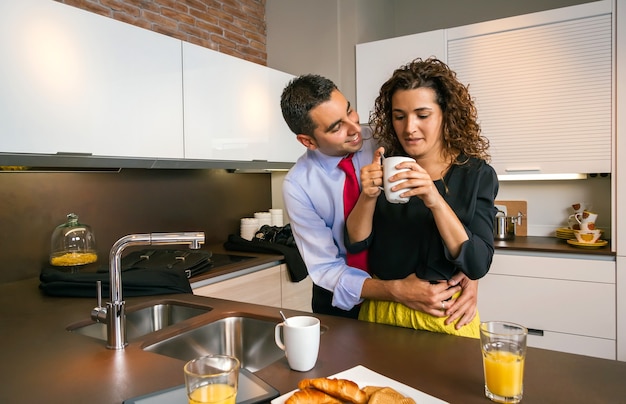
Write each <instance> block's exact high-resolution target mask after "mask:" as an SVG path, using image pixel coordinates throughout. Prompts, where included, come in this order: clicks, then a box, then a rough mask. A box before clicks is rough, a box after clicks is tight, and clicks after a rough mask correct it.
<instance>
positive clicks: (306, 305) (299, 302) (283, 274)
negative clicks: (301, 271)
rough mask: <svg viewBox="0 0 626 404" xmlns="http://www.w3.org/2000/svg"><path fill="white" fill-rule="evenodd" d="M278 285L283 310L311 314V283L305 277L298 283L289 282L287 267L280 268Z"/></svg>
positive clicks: (309, 279) (283, 265) (309, 278)
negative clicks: (279, 285) (279, 286)
mask: <svg viewBox="0 0 626 404" xmlns="http://www.w3.org/2000/svg"><path fill="white" fill-rule="evenodd" d="M280 284H281V292H282V307H283V309H292V310H301V311H308V312H312V311H313V309H312V308H311V298H312V295H313V281H311V277H309V276H307V277H306V278H305V279H303V280H301V281H300V282H291V279H290V278H289V271H288V269H287V265H285V264H281V266H280Z"/></svg>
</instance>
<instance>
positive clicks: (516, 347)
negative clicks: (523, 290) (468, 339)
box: [480, 321, 528, 403]
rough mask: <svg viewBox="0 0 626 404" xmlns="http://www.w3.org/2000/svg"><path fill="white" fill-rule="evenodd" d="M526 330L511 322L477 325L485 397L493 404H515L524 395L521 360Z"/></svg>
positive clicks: (524, 349) (523, 353)
mask: <svg viewBox="0 0 626 404" xmlns="http://www.w3.org/2000/svg"><path fill="white" fill-rule="evenodd" d="M527 335H528V330H527V329H526V328H525V327H523V326H521V325H519V324H514V323H507V322H504V321H486V322H483V323H481V324H480V343H481V351H482V354H483V369H484V373H485V395H486V396H487V397H488V398H489V399H490V400H491V401H495V402H496V403H519V402H520V401H521V400H522V395H523V394H524V361H525V359H526V336H527Z"/></svg>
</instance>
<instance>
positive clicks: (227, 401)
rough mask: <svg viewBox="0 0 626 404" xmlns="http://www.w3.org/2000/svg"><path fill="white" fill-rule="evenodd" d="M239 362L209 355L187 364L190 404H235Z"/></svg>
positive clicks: (185, 368) (235, 359)
mask: <svg viewBox="0 0 626 404" xmlns="http://www.w3.org/2000/svg"><path fill="white" fill-rule="evenodd" d="M239 366H240V363H239V360H238V359H237V358H235V357H233V356H228V355H207V356H203V357H200V358H196V359H193V360H191V361H189V362H187V363H186V364H185V367H184V371H185V387H186V389H187V398H188V400H189V404H235V399H236V397H237V382H238V379H239Z"/></svg>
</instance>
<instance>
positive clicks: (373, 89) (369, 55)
mask: <svg viewBox="0 0 626 404" xmlns="http://www.w3.org/2000/svg"><path fill="white" fill-rule="evenodd" d="M430 56H435V57H437V58H439V59H441V60H443V61H444V62H445V61H446V41H445V31H444V30H442V29H440V30H436V31H429V32H423V33H419V34H414V35H406V36H401V37H397V38H391V39H384V40H380V41H374V42H367V43H362V44H358V45H356V99H357V105H356V108H357V112H358V113H359V117H360V121H361V123H367V121H368V119H369V115H370V112H371V111H372V110H373V109H374V101H375V100H376V97H377V96H378V92H379V90H380V87H381V86H382V85H383V83H384V82H385V81H387V79H389V78H390V77H391V75H392V73H393V71H394V70H395V69H397V68H398V67H400V66H402V65H404V64H406V63H408V62H410V61H412V60H413V59H415V58H418V57H421V58H424V59H426V58H428V57H430Z"/></svg>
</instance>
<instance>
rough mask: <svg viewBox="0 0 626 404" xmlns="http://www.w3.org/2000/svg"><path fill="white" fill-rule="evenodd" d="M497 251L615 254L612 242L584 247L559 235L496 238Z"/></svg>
mask: <svg viewBox="0 0 626 404" xmlns="http://www.w3.org/2000/svg"><path fill="white" fill-rule="evenodd" d="M494 247H495V248H496V251H498V250H503V251H526V252H541V253H564V254H586V255H604V256H615V252H613V251H611V244H610V243H609V245H607V246H606V247H602V248H598V249H582V248H578V247H575V246H573V245H569V244H567V241H566V240H563V239H560V238H557V237H538V236H516V237H515V238H513V239H511V240H496V241H495V242H494Z"/></svg>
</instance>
